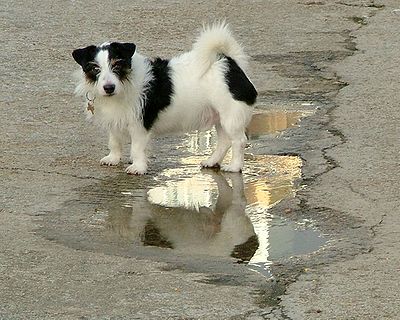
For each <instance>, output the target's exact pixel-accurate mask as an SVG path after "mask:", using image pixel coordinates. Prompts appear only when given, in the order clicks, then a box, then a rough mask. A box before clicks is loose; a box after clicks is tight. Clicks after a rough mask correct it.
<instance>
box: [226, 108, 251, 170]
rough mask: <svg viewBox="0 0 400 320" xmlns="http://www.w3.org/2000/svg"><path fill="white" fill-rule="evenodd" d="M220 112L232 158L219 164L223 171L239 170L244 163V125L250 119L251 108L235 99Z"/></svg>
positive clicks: (245, 138)
mask: <svg viewBox="0 0 400 320" xmlns="http://www.w3.org/2000/svg"><path fill="white" fill-rule="evenodd" d="M221 111H223V113H222V112H220V121H221V126H222V128H223V129H224V130H225V132H226V134H227V135H228V137H229V139H230V141H231V146H232V160H231V162H230V163H229V164H226V165H223V166H221V169H222V170H223V171H228V172H241V171H242V168H243V164H244V148H245V146H246V142H247V137H246V134H245V130H246V126H247V125H248V123H249V122H250V119H251V110H250V109H249V108H248V106H247V105H246V104H244V103H242V102H239V101H235V102H234V103H232V104H230V105H229V108H224V110H221Z"/></svg>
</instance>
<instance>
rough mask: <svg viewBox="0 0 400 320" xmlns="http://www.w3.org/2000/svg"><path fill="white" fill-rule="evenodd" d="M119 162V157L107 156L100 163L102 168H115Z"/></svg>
mask: <svg viewBox="0 0 400 320" xmlns="http://www.w3.org/2000/svg"><path fill="white" fill-rule="evenodd" d="M120 160H121V157H119V156H115V155H113V154H109V155H108V156H105V157H104V158H102V159H101V160H100V163H101V164H102V165H104V166H116V165H117V164H118V163H119V162H120Z"/></svg>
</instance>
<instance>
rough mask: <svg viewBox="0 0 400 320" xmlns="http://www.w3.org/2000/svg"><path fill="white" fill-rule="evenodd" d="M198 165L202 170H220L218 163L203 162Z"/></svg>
mask: <svg viewBox="0 0 400 320" xmlns="http://www.w3.org/2000/svg"><path fill="white" fill-rule="evenodd" d="M200 165H201V167H202V168H204V169H219V168H221V166H220V164H219V163H215V162H211V161H209V160H204V161H202V162H200Z"/></svg>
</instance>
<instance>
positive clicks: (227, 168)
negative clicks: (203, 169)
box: [221, 164, 242, 173]
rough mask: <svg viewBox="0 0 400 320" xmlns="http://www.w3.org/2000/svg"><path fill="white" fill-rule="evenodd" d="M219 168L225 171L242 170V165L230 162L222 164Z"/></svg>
mask: <svg viewBox="0 0 400 320" xmlns="http://www.w3.org/2000/svg"><path fill="white" fill-rule="evenodd" d="M221 170H222V171H225V172H239V173H240V172H242V167H241V166H238V165H234V164H233V165H232V164H224V165H222V166H221Z"/></svg>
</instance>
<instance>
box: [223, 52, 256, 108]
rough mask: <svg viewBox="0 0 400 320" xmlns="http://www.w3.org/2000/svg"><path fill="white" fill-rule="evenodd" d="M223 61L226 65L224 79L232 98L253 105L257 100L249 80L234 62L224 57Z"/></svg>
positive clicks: (254, 89)
mask: <svg viewBox="0 0 400 320" xmlns="http://www.w3.org/2000/svg"><path fill="white" fill-rule="evenodd" d="M225 59H226V63H227V65H228V68H227V71H226V73H225V79H226V82H227V84H228V87H229V91H230V92H231V94H232V96H233V98H234V99H235V100H238V101H243V102H245V103H246V104H248V105H252V104H254V103H255V102H256V99H257V91H256V88H254V86H253V84H252V83H251V82H250V80H249V78H247V76H246V74H245V73H244V72H243V70H242V69H241V68H240V67H239V66H238V64H237V63H236V61H235V60H233V59H232V58H231V57H228V56H225Z"/></svg>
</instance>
